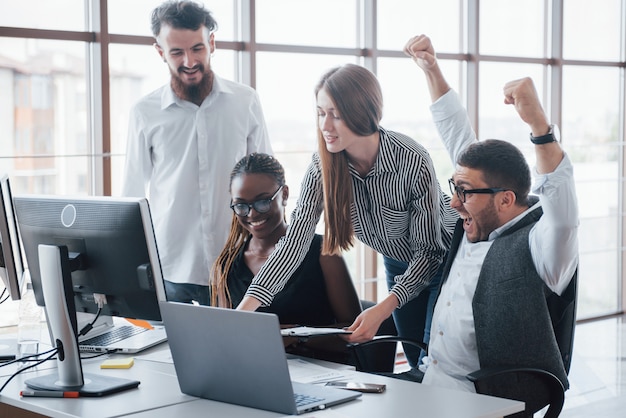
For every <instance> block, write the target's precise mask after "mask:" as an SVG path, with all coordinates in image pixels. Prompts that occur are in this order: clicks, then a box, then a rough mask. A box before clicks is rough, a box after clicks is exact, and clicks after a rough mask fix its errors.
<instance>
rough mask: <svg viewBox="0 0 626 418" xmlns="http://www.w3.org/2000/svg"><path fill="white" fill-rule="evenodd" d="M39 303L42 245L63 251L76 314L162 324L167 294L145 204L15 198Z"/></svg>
mask: <svg viewBox="0 0 626 418" xmlns="http://www.w3.org/2000/svg"><path fill="white" fill-rule="evenodd" d="M14 203H15V212H16V214H17V221H18V224H19V230H20V233H21V236H22V242H23V246H24V252H25V254H26V261H27V264H28V268H29V271H30V276H31V280H32V283H33V289H34V291H35V296H36V298H37V303H38V304H39V305H41V306H44V305H45V303H44V298H43V292H42V287H41V274H40V271H39V255H38V247H39V245H40V244H46V245H54V246H61V247H63V246H64V247H67V250H68V252H69V257H68V260H63V261H64V262H67V263H68V264H67V265H68V267H69V268H70V270H71V281H72V292H73V295H74V305H75V309H76V312H88V313H97V311H98V301H104V300H105V301H106V303H105V304H103V305H102V311H101V314H102V315H110V316H118V317H124V318H134V319H143V320H153V321H161V314H160V311H159V305H158V301H159V300H165V290H164V286H163V277H162V274H161V265H160V262H159V258H158V249H157V245H156V240H155V237H154V231H153V228H152V220H151V217H150V210H149V205H148V201H147V200H146V199H145V198H115V197H106V196H105V197H95V196H85V197H64V196H52V195H23V196H15V198H14Z"/></svg>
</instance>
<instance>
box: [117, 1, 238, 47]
mask: <svg viewBox="0 0 626 418" xmlns="http://www.w3.org/2000/svg"><path fill="white" fill-rule="evenodd" d="M161 3H163V0H132V1H128V0H109V1H108V5H109V32H111V33H116V34H125V35H142V36H152V29H151V28H150V25H151V23H150V15H151V14H152V10H154V8H156V7H157V6H159V5H160V4H161ZM201 3H204V7H206V8H207V9H208V10H209V11H211V13H212V14H213V18H214V19H215V20H216V21H217V25H218V31H217V33H216V39H217V40H222V41H223V40H229V41H231V40H235V36H234V34H235V28H236V27H235V23H234V22H235V21H236V20H235V18H234V3H235V2H234V1H233V0H211V1H206V2H201Z"/></svg>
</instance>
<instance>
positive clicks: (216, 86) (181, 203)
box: [122, 75, 272, 286]
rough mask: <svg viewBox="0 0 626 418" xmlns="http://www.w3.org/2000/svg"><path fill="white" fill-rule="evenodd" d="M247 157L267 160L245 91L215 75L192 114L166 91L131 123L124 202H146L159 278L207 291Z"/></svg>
mask: <svg viewBox="0 0 626 418" xmlns="http://www.w3.org/2000/svg"><path fill="white" fill-rule="evenodd" d="M251 152H265V153H269V154H271V153H272V148H271V146H270V142H269V138H268V135H267V129H266V126H265V120H264V117H263V112H262V109H261V104H260V101H259V98H258V95H257V93H256V91H255V90H253V89H252V88H251V87H249V86H245V85H243V84H239V83H235V82H232V81H229V80H224V79H221V78H219V77H217V75H216V76H215V78H214V80H213V89H212V91H211V93H210V94H209V96H207V97H206V99H205V100H204V101H203V102H202V104H201V105H200V106H197V105H195V104H193V103H191V102H188V101H184V100H181V99H180V98H178V97H177V96H176V95H175V94H174V92H173V91H172V89H171V87H170V85H165V86H163V87H161V88H159V89H158V90H156V91H154V92H152V93H150V94H148V95H147V96H146V97H144V98H142V99H141V100H140V101H139V102H138V103H137V104H136V105H135V107H134V108H133V110H132V112H131V115H130V122H129V134H128V144H127V151H126V168H125V175H124V179H125V181H124V187H123V192H122V193H123V195H125V196H147V197H148V199H149V202H150V210H151V213H152V222H153V225H154V231H155V235H156V239H157V245H158V247H159V255H160V259H161V265H162V269H163V277H164V279H166V280H169V281H171V282H175V283H192V284H199V285H205V286H206V285H208V280H209V270H210V267H211V265H212V263H213V261H214V260H215V259H216V258H217V256H218V255H219V253H220V251H221V250H222V247H223V245H224V243H225V242H226V238H227V237H228V231H229V229H230V223H231V219H232V211H231V209H230V208H229V205H230V193H229V184H230V172H231V170H232V169H233V167H234V166H235V163H237V161H239V160H240V159H241V158H243V157H244V156H245V155H247V154H249V153H251Z"/></svg>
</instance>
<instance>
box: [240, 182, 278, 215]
mask: <svg viewBox="0 0 626 418" xmlns="http://www.w3.org/2000/svg"><path fill="white" fill-rule="evenodd" d="M282 189H283V186H280V187H279V188H278V190H276V193H274V195H273V196H272V197H270V198H269V199H261V200H257V201H256V202H252V203H233V204H231V205H230V208H231V209H232V210H233V212H235V214H236V215H238V216H248V215H249V214H250V211H251V210H252V208H254V210H256V211H257V212H258V213H266V212H268V211H269V210H270V207H271V206H272V202H273V201H274V199H276V196H278V193H280V191H281V190H282Z"/></svg>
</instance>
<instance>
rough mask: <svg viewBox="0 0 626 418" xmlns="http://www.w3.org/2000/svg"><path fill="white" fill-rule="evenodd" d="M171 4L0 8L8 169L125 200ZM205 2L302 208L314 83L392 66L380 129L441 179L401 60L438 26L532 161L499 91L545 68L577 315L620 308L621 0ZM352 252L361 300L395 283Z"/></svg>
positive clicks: (457, 80)
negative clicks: (576, 278) (417, 146)
mask: <svg viewBox="0 0 626 418" xmlns="http://www.w3.org/2000/svg"><path fill="white" fill-rule="evenodd" d="M159 3H160V0H132V1H128V0H57V1H54V2H50V1H48V0H37V1H31V2H28V3H26V2H24V3H21V2H2V3H0V91H2V94H0V103H1V105H0V134H1V136H0V171H6V172H8V173H9V175H10V178H11V181H12V183H13V184H14V188H15V191H16V193H31V192H33V193H59V194H77V193H78V194H113V195H115V194H118V193H119V191H120V187H121V175H122V170H123V165H124V152H125V144H126V130H127V122H128V112H129V109H130V107H131V106H132V105H133V103H134V102H135V101H136V100H138V99H139V98H140V97H141V96H143V95H144V94H146V93H148V92H149V91H151V90H153V89H155V88H157V87H158V86H160V85H162V84H164V83H167V82H168V79H169V73H168V69H167V67H166V65H165V64H164V63H163V62H162V61H161V60H160V59H159V57H158V55H157V53H156V52H155V50H154V47H153V46H152V43H153V42H154V40H153V39H152V37H151V33H150V12H151V10H152V9H153V8H154V7H155V6H156V5H158V4H159ZM206 6H207V7H208V8H209V9H210V10H212V11H213V13H214V15H215V17H216V19H217V21H218V24H219V28H218V31H217V32H216V40H217V51H216V53H215V55H214V57H213V60H212V63H213V67H214V70H215V71H216V72H217V73H218V74H220V75H221V76H222V77H225V78H229V79H234V80H237V81H240V82H243V83H247V84H250V85H252V86H253V87H255V88H256V89H257V91H258V92H259V95H260V97H261V101H262V104H263V108H264V112H265V116H266V119H267V123H268V129H269V131H270V136H271V139H272V143H273V146H274V150H275V152H276V154H277V157H278V158H279V159H280V160H281V161H282V162H283V163H284V165H285V167H286V169H287V181H288V182H289V184H290V186H291V190H292V196H293V197H292V199H290V200H291V202H290V205H291V207H293V204H294V203H295V200H296V198H297V194H298V191H299V186H300V184H299V183H300V180H301V178H302V174H303V172H304V169H305V167H306V165H307V164H308V162H309V161H310V159H311V154H312V152H314V151H315V149H316V139H315V108H314V97H313V87H314V85H315V83H316V81H317V79H318V77H319V76H320V75H321V74H322V73H323V72H324V71H325V70H327V69H329V68H330V67H333V66H336V65H341V64H343V63H346V62H354V63H358V64H361V65H364V66H367V67H368V68H370V69H372V71H374V72H375V73H376V74H377V75H378V77H379V79H380V82H381V85H382V87H383V93H384V98H385V108H384V118H383V125H384V126H385V127H387V128H389V129H394V130H398V131H401V132H403V133H406V134H408V135H410V136H411V137H413V138H414V139H415V140H416V141H419V142H420V143H422V144H424V145H425V146H426V147H427V148H428V149H429V151H430V153H431V155H432V157H433V160H434V162H435V164H436V168H437V173H438V175H439V179H440V181H441V182H442V183H444V182H445V180H446V179H447V178H448V176H449V175H450V173H451V171H452V165H451V164H450V162H449V161H448V157H447V155H446V153H445V151H444V149H443V148H442V146H441V143H440V140H439V139H438V137H437V134H436V131H435V129H434V125H433V124H432V121H431V119H430V113H429V110H428V106H429V104H430V103H429V102H430V98H429V94H428V90H427V86H426V82H425V80H424V77H423V75H422V73H421V70H419V68H417V66H416V65H415V64H414V63H413V62H412V61H411V60H410V59H408V58H406V57H405V56H404V54H403V53H402V48H403V46H404V44H405V43H406V41H407V40H408V39H409V38H410V37H411V36H413V35H417V34H419V33H425V34H427V35H429V36H430V37H431V38H432V40H433V43H434V45H435V47H436V49H437V52H438V56H439V59H440V62H441V65H442V67H443V68H444V71H445V74H446V76H447V78H448V81H449V82H450V84H451V85H452V86H453V88H454V89H455V90H457V91H458V92H459V94H460V95H461V97H462V98H463V100H464V101H465V103H466V104H467V106H468V109H469V112H470V117H471V120H472V122H473V125H474V127H475V129H476V132H477V134H478V136H479V138H494V137H495V138H503V139H508V140H511V141H512V142H513V143H515V144H516V145H518V146H519V147H520V148H522V150H523V151H524V152H525V153H526V154H527V155H528V157H529V158H532V155H533V153H532V148H531V146H530V145H529V141H528V140H527V138H528V132H526V131H527V128H526V127H525V126H524V124H523V123H521V122H520V121H519V120H518V119H517V117H516V115H515V112H514V110H513V109H512V108H511V107H509V106H505V105H503V100H502V97H501V94H502V93H501V92H502V86H503V85H504V83H505V82H506V81H509V80H511V79H514V78H519V77H523V76H531V77H532V78H533V79H534V80H535V82H536V85H537V88H538V91H539V93H540V95H541V97H542V100H543V103H544V105H545V107H546V109H547V110H548V111H549V114H550V117H551V119H552V120H553V121H554V122H555V123H558V124H560V126H561V132H562V136H563V146H564V148H565V149H566V151H567V152H568V153H569V155H570V156H571V158H572V160H573V161H574V164H575V176H576V182H577V188H578V197H579V204H580V214H581V223H580V243H581V246H580V260H581V261H580V269H579V271H580V292H579V295H580V303H579V312H578V316H579V319H582V318H591V317H597V316H603V315H608V314H612V313H616V312H620V311H622V310H623V304H624V299H625V298H626V296H625V295H624V293H625V290H624V289H625V286H624V283H623V279H622V277H624V276H626V274H625V271H624V268H625V266H624V262H623V260H624V254H625V253H624V248H626V246H625V241H626V237H625V233H626V229H625V228H624V223H623V219H624V203H625V202H626V197H625V193H624V191H625V187H624V178H625V172H626V166H625V161H626V159H625V158H624V157H625V155H624V132H625V129H626V122H625V116H624V115H625V114H626V111H625V108H624V106H625V101H626V99H625V90H626V87H625V85H624V84H625V83H624V79H625V72H626V58H625V57H626V51H625V49H626V43H625V42H624V39H625V37H626V35H625V34H626V6H625V3H624V2H623V1H621V0H602V1H599V2H595V3H594V6H593V13H590V12H589V9H588V2H586V1H584V0H568V1H563V0H507V1H502V0H482V1H480V2H479V1H476V0H440V1H436V2H434V1H428V0H385V1H382V0H378V1H377V0H298V1H290V0H256V1H255V0H211V1H206ZM33 10H37V11H38V12H37V13H33V12H32V11H33ZM581 28H584V30H581ZM531 163H532V160H531ZM444 190H447V187H444ZM346 258H347V259H348V262H349V265H350V268H351V272H352V274H353V277H354V280H355V281H356V283H357V288H358V289H359V291H360V292H361V293H362V296H363V297H365V298H369V299H376V297H377V296H379V295H382V294H384V293H386V288H385V285H384V281H381V280H377V279H376V277H380V278H382V277H383V272H382V263H380V262H379V261H378V257H377V256H376V254H374V253H373V252H372V251H371V250H368V249H367V248H363V247H362V246H357V247H356V248H355V249H354V250H353V251H350V252H349V253H347V254H346ZM4 305H7V304H4ZM2 309H5V307H3V306H0V310H2Z"/></svg>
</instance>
